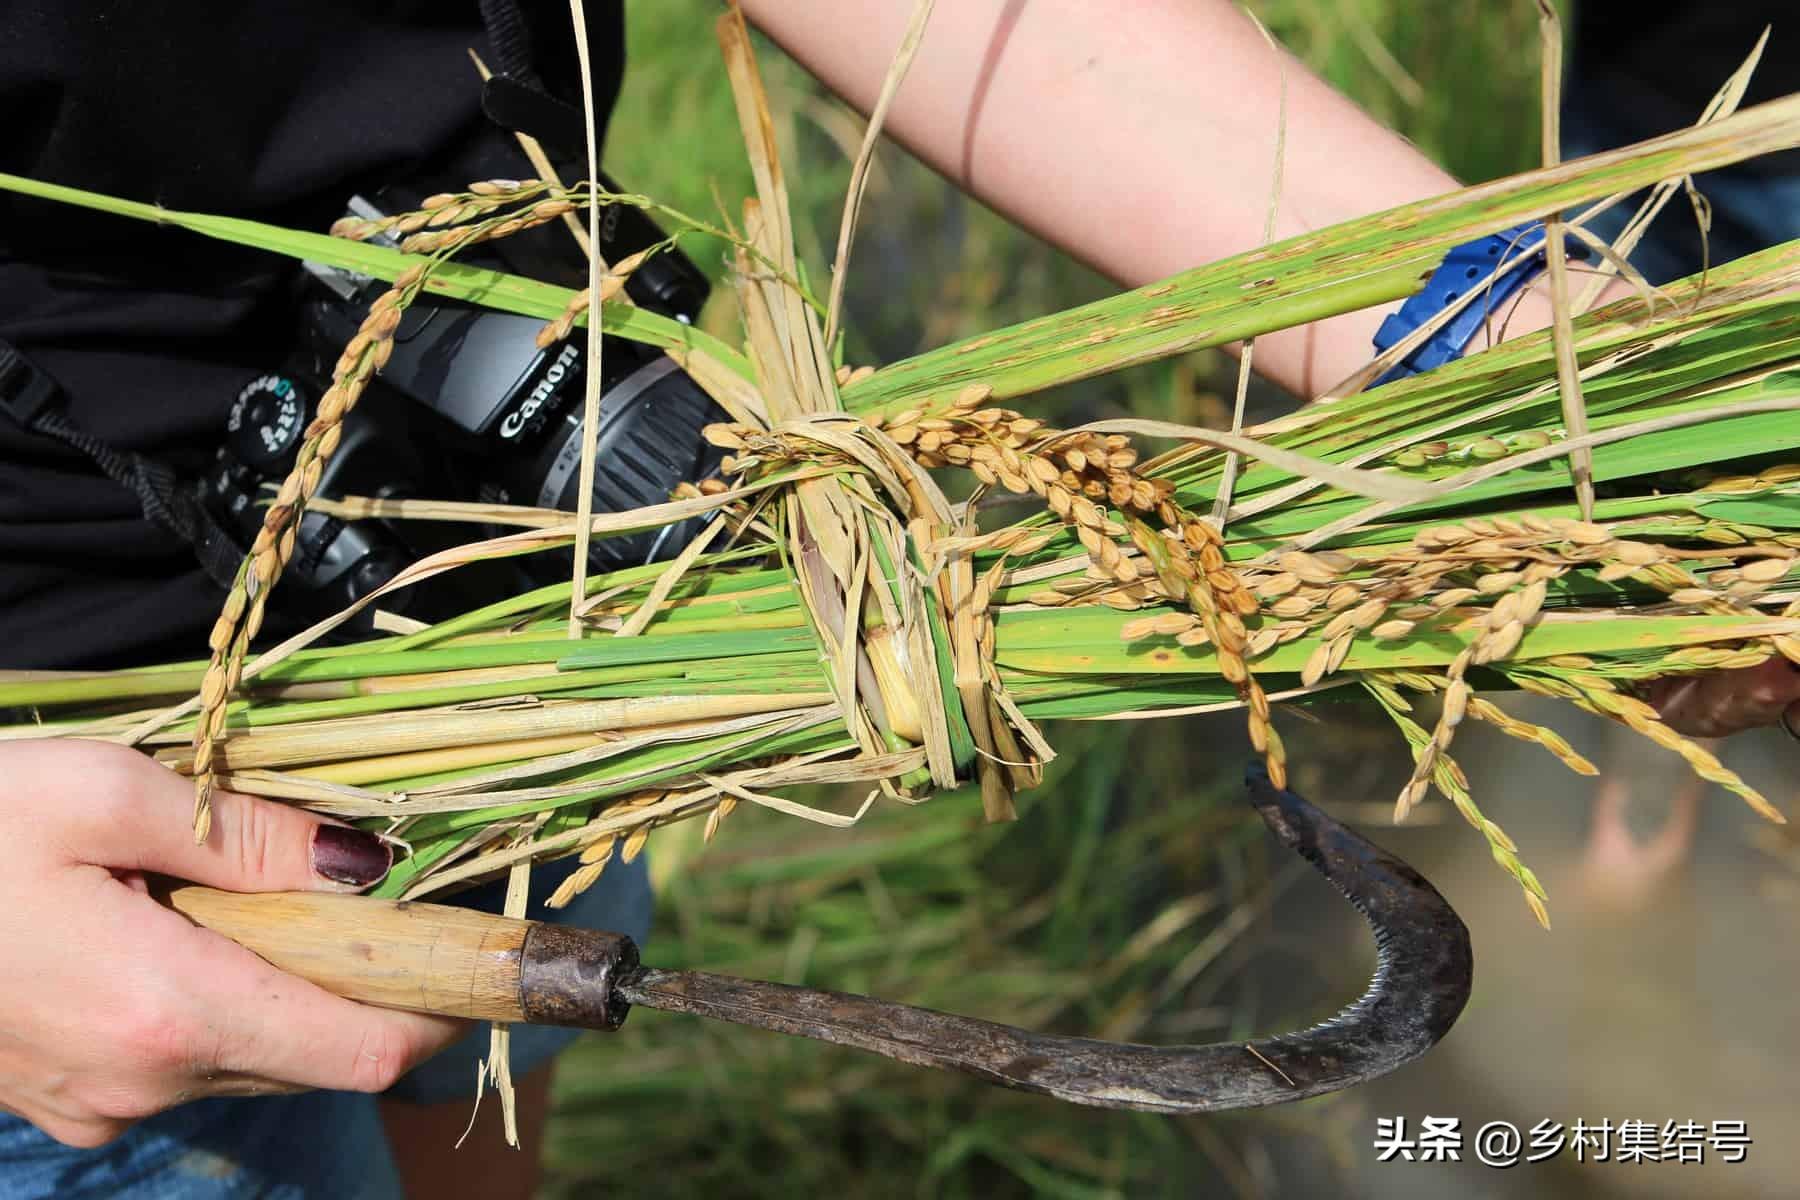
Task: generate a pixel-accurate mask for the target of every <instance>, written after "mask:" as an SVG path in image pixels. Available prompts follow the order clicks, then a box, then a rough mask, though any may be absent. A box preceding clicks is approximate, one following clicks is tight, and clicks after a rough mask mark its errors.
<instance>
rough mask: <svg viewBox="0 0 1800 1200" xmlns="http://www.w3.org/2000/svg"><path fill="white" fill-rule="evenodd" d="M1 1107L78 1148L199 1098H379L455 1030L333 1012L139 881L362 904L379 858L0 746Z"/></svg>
mask: <svg viewBox="0 0 1800 1200" xmlns="http://www.w3.org/2000/svg"><path fill="white" fill-rule="evenodd" d="M0 778H3V779H5V780H6V787H7V802H6V821H7V825H6V837H5V838H4V839H3V840H0V946H4V947H6V950H5V959H4V969H3V970H0V1108H4V1109H5V1110H7V1111H10V1112H13V1113H16V1114H17V1115H19V1116H21V1117H23V1118H25V1119H26V1120H27V1121H30V1122H31V1123H32V1124H33V1125H36V1126H37V1127H38V1128H39V1129H41V1130H43V1131H44V1132H45V1133H47V1134H49V1135H50V1136H51V1137H53V1138H55V1139H56V1140H57V1141H60V1142H64V1143H66V1144H68V1145H71V1146H79V1147H92V1146H98V1145H101V1144H103V1143H105V1142H107V1141H110V1140H111V1139H113V1138H115V1137H117V1136H118V1135H119V1134H121V1133H123V1132H124V1131H125V1130H126V1129H127V1128H129V1127H130V1126H131V1125H132V1123H134V1122H136V1121H139V1120H141V1119H143V1118H145V1117H148V1116H151V1115H153V1114H155V1113H158V1112H161V1111H163V1110H164V1109H167V1108H171V1107H173V1106H175V1105H177V1104H181V1103H183V1102H185V1101H188V1100H195V1099H199V1098H201V1097H204V1096H220V1095H254V1094H259V1093H270V1092H286V1091H303V1090H306V1089H308V1088H331V1089H339V1090H347V1091H360V1092H379V1091H383V1090H385V1089H386V1088H387V1087H388V1086H389V1085H391V1084H392V1083H393V1082H394V1081H395V1080H397V1079H398V1078H399V1077H400V1076H401V1075H402V1074H404V1073H405V1072H406V1071H407V1070H408V1069H410V1068H411V1067H413V1066H414V1065H415V1064H417V1063H419V1062H420V1061H422V1060H423V1059H425V1058H427V1057H429V1056H430V1055H431V1054H433V1053H435V1052H436V1051H437V1050H439V1049H441V1048H443V1047H444V1046H445V1045H447V1044H448V1043H449V1042H450V1041H452V1040H453V1039H454V1038H455V1037H456V1036H457V1035H458V1034H459V1033H460V1032H462V1031H463V1029H464V1028H466V1026H465V1024H464V1023H463V1022H460V1021H454V1020H450V1019H447V1018H442V1017H428V1016H421V1015H418V1014H413V1013H400V1012H391V1011H388V1010H385V1009H378V1008H372V1007H369V1006H367V1005H362V1004H356V1003H353V1002H351V1001H349V1000H343V999H340V998H338V997H336V996H333V995H331V994H329V993H328V992H325V991H323V990H322V989H320V988H318V987H315V986H314V985H313V984H310V983H308V982H306V981H305V980H302V979H298V978H296V977H294V976H292V975H287V974H284V973H283V972H281V971H278V970H276V969H275V968H274V967H272V966H270V965H269V964H268V963H266V962H264V961H263V960H262V959H260V958H258V957H256V956H255V955H254V954H252V953H250V952H249V951H248V950H245V949H244V948H242V947H241V946H239V945H237V944H236V943H235V942H232V941H230V940H228V939H226V938H224V937H221V936H220V935H218V934H216V933H213V932H212V931H210V930H207V929H201V928H199V927H198V926H195V925H192V924H190V923H189V922H188V921H187V919H186V918H184V917H182V916H180V915H179V914H177V913H175V912H174V911H172V910H170V909H167V908H165V907H163V906H162V905H161V904H159V903H157V901H156V900H154V899H153V898H152V897H151V895H150V893H149V888H148V885H147V882H146V878H145V874H146V872H154V873H157V874H162V875H169V876H174V877H176V878H180V879H184V880H191V881H193V882H195V883H200V884H205V885H208V886H211V887H216V888H225V889H228V890H232V891H240V892H258V891H292V890H307V891H344V892H355V891H360V890H362V889H363V888H364V887H367V886H369V885H371V884H373V883H375V882H376V881H377V880H378V879H380V878H381V877H382V876H383V875H385V874H386V873H387V870H388V866H389V860H390V855H389V852H388V850H387V849H386V847H384V846H382V845H381V844H380V843H379V842H377V841H375V840H374V839H373V838H371V837H369V836H368V835H367V834H364V833H361V832H360V831H357V830H353V829H350V828H348V827H346V826H338V825H332V824H329V823H327V822H324V821H321V820H320V819H319V818H317V817H314V816H312V815H311V814H308V813H305V812H302V811H300V810H299V809H296V808H292V807H289V806H287V805H283V804H277V803H273V802H270V801H266V800H259V799H254V798H252V797H247V796H240V795H235V794H230V793H216V794H215V795H214V797H213V826H212V833H211V835H210V836H209V837H208V839H207V841H206V843H205V844H204V845H195V844H194V838H193V833H192V825H191V824H190V823H189V819H188V818H189V813H190V811H191V807H192V796H193V793H192V790H191V787H190V785H189V784H188V782H187V781H186V780H185V779H183V778H182V777H181V776H178V775H176V774H175V773H174V772H172V771H169V770H167V769H165V768H163V767H161V766H159V765H158V764H156V763H155V762H153V761H151V760H150V759H148V758H145V757H144V756H143V755H141V754H138V753H137V752H135V751H132V750H128V749H126V748H124V747H120V746H113V745H108V744H104V743H100V742H86V741H20V742H7V743H0Z"/></svg>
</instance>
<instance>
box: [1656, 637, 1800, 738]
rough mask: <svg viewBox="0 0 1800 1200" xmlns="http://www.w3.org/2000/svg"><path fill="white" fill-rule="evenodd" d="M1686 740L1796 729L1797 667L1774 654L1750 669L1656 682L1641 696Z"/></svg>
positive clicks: (1799, 718) (1799, 712)
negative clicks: (1785, 724)
mask: <svg viewBox="0 0 1800 1200" xmlns="http://www.w3.org/2000/svg"><path fill="white" fill-rule="evenodd" d="M1645 699H1647V700H1648V701H1649V702H1650V703H1651V704H1652V705H1654V706H1655V708H1656V711H1657V712H1658V714H1660V715H1661V717H1662V719H1663V721H1664V722H1666V723H1667V724H1669V725H1670V726H1672V727H1674V729H1675V730H1676V732H1678V733H1684V734H1686V735H1688V736H1689V737H1725V736H1726V735H1728V734H1733V733H1741V732H1743V731H1744V730H1746V729H1756V728H1759V727H1760V726H1764V725H1773V724H1775V723H1776V722H1777V721H1780V720H1782V714H1783V713H1786V714H1787V720H1788V721H1789V722H1790V723H1791V727H1792V728H1795V729H1800V667H1797V666H1796V665H1795V664H1794V663H1792V662H1790V661H1788V660H1787V659H1786V658H1783V657H1782V656H1781V655H1779V654H1777V655H1775V656H1774V657H1773V658H1770V659H1768V660H1767V661H1766V662H1762V663H1759V664H1757V665H1756V666H1754V667H1743V668H1740V669H1738V670H1735V671H1711V672H1708V673H1707V674H1704V675H1685V676H1678V677H1670V678H1667V679H1658V680H1656V681H1654V682H1653V683H1651V685H1650V690H1649V694H1648V695H1647V696H1646V697H1645Z"/></svg>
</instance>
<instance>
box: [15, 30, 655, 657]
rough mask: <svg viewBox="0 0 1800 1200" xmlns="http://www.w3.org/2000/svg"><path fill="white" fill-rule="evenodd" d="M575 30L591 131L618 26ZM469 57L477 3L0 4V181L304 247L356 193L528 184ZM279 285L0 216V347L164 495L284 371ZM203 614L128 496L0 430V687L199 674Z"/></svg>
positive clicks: (114, 222)
mask: <svg viewBox="0 0 1800 1200" xmlns="http://www.w3.org/2000/svg"><path fill="white" fill-rule="evenodd" d="M522 7H523V5H522ZM587 7H588V9H589V12H590V18H589V19H590V21H591V22H592V23H593V28H592V29H591V30H590V41H591V42H592V43H593V46H594V51H595V67H594V74H595V99H596V102H597V104H598V105H599V106H600V107H601V111H602V113H605V112H607V111H609V110H610V108H611V106H612V103H613V100H614V98H615V97H616V94H617V89H618V81H619V77H620V74H621V72H622V71H623V66H624V59H623V22H622V18H621V9H620V6H619V5H618V4H617V3H612V4H608V3H604V2H600V3H593V2H590V3H589V4H588V6H587ZM559 12H560V13H561V14H562V15H561V17H560V21H561V24H558V23H557V20H558V18H557V17H556V14H557V13H559ZM566 21H567V8H566V5H564V4H563V3H562V2H561V0H553V2H552V3H550V4H548V6H547V8H546V10H545V13H544V15H543V18H542V19H541V21H540V22H538V23H537V24H536V26H535V28H536V29H537V30H538V32H539V37H538V39H537V41H538V44H537V45H536V47H535V50H536V53H535V54H534V65H535V66H536V67H537V69H538V70H539V71H540V72H541V74H542V75H543V76H544V77H545V79H546V81H547V82H548V83H549V84H550V86H551V89H552V90H553V91H562V92H563V94H565V95H566V94H568V93H567V91H566V90H564V89H567V88H568V87H570V86H571V85H572V83H573V81H574V79H575V78H576V76H575V71H576V67H575V59H574V51H573V38H572V36H560V37H558V36H546V35H545V34H544V31H546V30H551V31H560V30H562V29H563V28H565V27H566ZM470 49H475V50H476V51H478V52H479V53H482V54H483V56H484V57H485V58H487V59H488V61H489V63H490V65H493V64H494V54H493V53H492V51H491V50H490V47H489V45H488V39H487V37H486V34H485V31H484V28H483V25H482V21H481V15H480V12H479V11H478V6H477V4H476V3H475V2H474V0H308V2H306V3H260V4H258V3H251V4H245V3H241V2H238V0H14V2H10V3H6V2H0V113H5V114H6V118H5V120H4V122H0V170H4V171H7V172H10V173H13V174H17V175H24V176H29V177H31V178H34V179H40V180H47V181H50V182H54V183H60V184H67V185H71V186H75V187H80V188H85V189H89V190H92V191H98V192H105V193H109V194H112V195H118V196H125V197H129V198H132V199H137V200H145V201H154V202H156V203H160V204H162V205H165V206H167V207H170V208H177V209H193V210H198V211H202V212H213V213H227V214H231V215H235V216H243V217H250V218H253V219H256V220H260V221H268V222H272V223H277V224H282V225H287V226H291V227H295V228H306V229H315V230H323V229H324V228H326V227H327V226H328V225H329V224H330V223H331V221H332V220H333V219H335V218H336V217H338V216H340V215H342V212H343V206H344V203H345V201H346V200H347V199H348V198H349V197H350V196H351V195H352V194H355V193H357V192H359V191H361V192H371V191H374V190H376V189H379V188H380V187H382V186H384V185H387V184H392V183H397V182H405V183H420V184H425V185H429V186H454V185H457V184H460V183H466V182H468V181H471V180H475V179H482V178H490V177H495V176H512V177H517V176H520V175H529V174H530V168H529V166H528V165H527V164H526V163H525V161H524V159H523V157H522V156H521V155H520V154H519V152H518V151H517V149H516V146H515V144H514V143H513V141H512V139H511V137H510V136H509V135H507V134H504V133H502V132H501V131H499V130H498V129H497V128H496V127H495V126H493V125H492V124H491V123H489V122H487V120H486V119H485V118H484V117H483V116H482V115H481V108H480V102H481V96H480V80H479V78H478V76H477V75H476V73H475V69H474V67H473V65H472V64H471V62H470V60H469V56H468V51H469V50H470ZM559 85H560V87H559ZM577 94H578V93H577ZM295 280H296V264H294V263H293V262H292V261H291V260H288V259H284V258H280V257H277V256H275V255H271V254H266V253H262V252H259V251H253V250H246V249H241V248H237V247H233V246H230V245H227V244H225V243H222V242H216V241H212V240H210V239H206V238H203V237H200V236H197V235H194V234H190V233H185V232H182V231H179V230H174V229H162V228H158V227H156V226H153V225H150V224H147V223H144V222H140V221H130V220H125V219H122V218H116V217H109V216H106V215H103V214H100V213H97V212H94V211H90V210H86V209H78V208H71V207H66V206H62V205H57V204H51V203H47V202H42V201H35V200H26V199H22V198H19V197H16V196H13V195H10V194H4V193H0V338H4V339H6V340H8V341H11V342H13V343H14V344H15V345H17V346H18V347H19V349H21V350H22V351H24V352H25V354H26V355H28V356H29V357H30V358H31V359H32V360H33V361H34V362H36V363H37V364H38V365H39V366H40V367H42V368H43V369H45V370H46V371H48V372H49V373H50V374H51V375H53V376H54V377H55V378H56V379H57V381H58V382H59V383H60V384H61V385H62V387H63V390H64V391H65V392H66V394H67V396H68V409H67V411H68V413H69V415H70V416H71V417H72V418H73V419H74V421H75V422H76V423H78V424H79V425H81V426H82V427H84V428H86V429H87V430H88V431H90V432H92V433H94V434H96V435H98V436H99V437H101V438H102V439H104V440H105V441H106V442H108V443H110V444H111V445H113V446H114V447H116V448H119V449H121V450H129V451H137V452H140V453H144V454H149V455H154V456H156V457H158V458H160V459H162V460H164V461H166V462H169V463H171V464H173V465H176V466H178V467H181V468H184V469H189V470H192V469H196V468H198V466H199V465H200V464H202V463H203V462H204V461H206V459H207V457H208V456H209V455H210V453H211V452H212V450H213V448H215V447H216V446H217V445H218V444H219V441H220V438H221V433H222V427H223V421H224V415H225V412H226V409H227V408H228V406H229V404H230V402H231V399H232V398H233V396H235V394H236V393H237V391H238V389H239V388H240V387H241V386H242V385H243V384H244V382H245V381H246V380H248V379H250V378H252V377H253V376H254V375H255V374H256V373H258V372H260V371H264V370H268V369H270V368H271V366H273V365H276V364H278V363H279V362H280V361H281V358H282V355H283V354H284V352H285V350H286V348H287V346H288V345H289V344H290V343H291V341H292V339H293V337H294V319H295V318H294V311H293V299H294V295H295V287H294V284H295ZM221 598H222V596H221V593H220V592H219V590H218V589H217V588H216V587H215V586H214V585H213V584H212V583H211V582H210V581H209V580H208V579H207V578H206V576H205V575H204V574H203V573H202V572H201V571H200V569H199V567H198V565H197V562H196V560H195V558H194V555H193V553H192V551H191V550H190V549H189V548H188V547H187V546H186V545H185V544H184V543H183V542H182V541H180V540H179V539H178V538H177V537H176V536H175V535H173V534H170V533H167V532H165V531H163V530H162V529H160V528H158V527H157V526H155V525H152V524H151V523H149V522H148V521H146V520H145V519H144V518H143V515H142V512H141V510H140V508H139V506H138V503H137V501H136V499H135V497H134V496H133V495H132V493H131V492H130V491H128V490H127V489H126V488H124V487H123V486H121V485H119V484H116V483H114V482H112V481H111V480H109V479H107V478H106V477H105V476H104V475H103V474H101V473H100V471H99V470H98V468H97V467H96V466H95V465H94V464H93V463H92V462H91V461H90V460H89V459H87V458H86V457H84V456H83V455H81V454H80V453H79V452H77V451H75V450H72V449H69V448H67V447H64V446H63V445H61V444H60V443H57V442H55V441H52V440H49V439H46V438H43V437H40V436H35V435H30V434H26V433H24V432H22V431H21V430H19V429H18V428H17V427H16V426H15V425H13V423H12V422H11V421H9V420H7V419H5V418H4V417H0V667H9V668H18V667H103V666H120V665H131V664H138V663H144V662H148V661H154V660H157V659H166V658H172V657H185V658H191V657H198V656H201V655H203V654H204V652H205V644H204V635H205V630H206V629H207V628H208V626H209V625H210V624H211V621H212V617H213V615H214V613H215V612H216V611H217V608H218V605H219V602H220V600H221Z"/></svg>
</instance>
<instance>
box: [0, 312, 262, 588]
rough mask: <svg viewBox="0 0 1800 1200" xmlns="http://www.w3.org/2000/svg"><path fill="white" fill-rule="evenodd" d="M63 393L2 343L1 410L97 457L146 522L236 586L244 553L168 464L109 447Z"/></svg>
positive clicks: (215, 577)
mask: <svg viewBox="0 0 1800 1200" xmlns="http://www.w3.org/2000/svg"><path fill="white" fill-rule="evenodd" d="M62 398H63V396H62V389H61V388H59V387H58V386H57V384H56V381H55V380H54V379H52V378H51V377H50V375H49V373H48V372H46V371H44V370H43V368H41V367H39V366H37V364H35V363H33V362H32V361H31V360H30V359H28V358H26V357H25V355H24V354H22V353H20V351H19V348H18V347H17V346H14V345H13V344H12V343H10V342H6V341H0V410H4V411H5V412H6V414H7V415H8V416H10V417H11V418H12V419H13V421H14V422H15V423H17V424H18V426H19V427H20V428H21V429H23V430H25V431H26V432H28V433H35V434H38V435H40V436H42V437H48V438H54V439H56V440H57V441H59V442H61V443H62V444H63V445H65V446H68V447H70V448H72V449H75V450H79V451H80V452H81V453H83V454H85V455H87V457H88V458H90V459H92V460H93V462H94V465H95V466H97V467H99V468H100V470H101V471H103V472H104V473H105V474H106V476H107V478H109V479H111V480H112V481H113V482H115V483H117V484H119V485H121V486H122V487H125V488H127V489H129V490H130V492H131V494H132V495H134V496H136V497H137V501H138V505H139V507H141V508H142V509H143V511H144V516H145V518H146V519H148V520H149V521H151V522H152V523H154V524H156V525H159V526H161V527H162V528H163V529H166V530H168V531H169V532H170V533H173V534H175V535H176V536H177V537H179V538H181V540H182V541H184V542H186V543H187V544H188V545H190V546H192V547H193V549H194V557H196V558H197V559H199V560H200V566H201V567H202V568H203V569H204V570H205V571H206V574H207V576H208V577H209V578H211V579H212V581H213V582H214V583H216V584H218V585H219V586H220V587H223V588H230V587H231V584H232V581H233V580H234V579H235V578H236V577H237V571H238V564H239V563H240V562H242V560H243V557H244V556H243V552H242V551H240V550H239V549H238V548H237V546H236V545H235V544H234V543H233V542H232V540H231V537H230V535H229V534H227V533H226V532H225V530H224V528H223V527H221V526H220V525H219V523H218V522H217V521H215V520H214V519H213V517H212V514H211V513H209V512H207V511H206V508H205V507H204V506H203V505H202V504H201V503H200V499H199V497H198V496H197V495H195V493H194V490H193V489H192V488H191V487H188V486H184V485H183V483H182V481H181V477H180V476H178V475H177V474H176V473H175V472H174V471H173V470H172V469H171V468H170V467H169V466H168V464H167V463H162V462H158V461H157V460H156V459H153V458H149V457H146V456H145V455H142V454H137V453H134V452H130V451H123V450H119V449H116V448H115V447H113V446H110V445H108V444H107V443H106V442H105V441H103V440H101V439H100V438H98V437H95V436H94V435H93V434H91V433H89V432H88V431H87V430H85V429H83V428H81V427H80V426H79V425H77V424H76V423H75V422H74V421H73V420H71V419H70V418H69V416H68V414H67V413H65V412H64V411H63V405H62Z"/></svg>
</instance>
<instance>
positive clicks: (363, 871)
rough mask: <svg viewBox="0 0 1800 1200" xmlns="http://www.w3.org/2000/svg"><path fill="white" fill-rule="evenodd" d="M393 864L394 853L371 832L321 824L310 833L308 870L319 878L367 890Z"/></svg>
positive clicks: (344, 826)
mask: <svg viewBox="0 0 1800 1200" xmlns="http://www.w3.org/2000/svg"><path fill="white" fill-rule="evenodd" d="M393 865H394V852H393V851H392V850H390V849H388V846H387V843H386V842H383V841H382V840H381V839H380V838H378V837H376V836H375V835H374V834H372V833H364V832H363V831H362V830H360V829H355V828H352V827H351V826H349V825H321V826H319V827H318V829H317V830H315V831H314V832H313V840H312V867H313V872H314V873H315V874H317V875H318V876H319V877H320V878H322V879H329V880H330V881H331V882H333V883H347V884H351V885H352V886H354V887H368V886H369V885H370V884H371V883H374V882H375V881H376V880H378V879H380V878H381V877H382V876H383V875H386V874H387V873H388V868H389V867H391V866H393Z"/></svg>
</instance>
